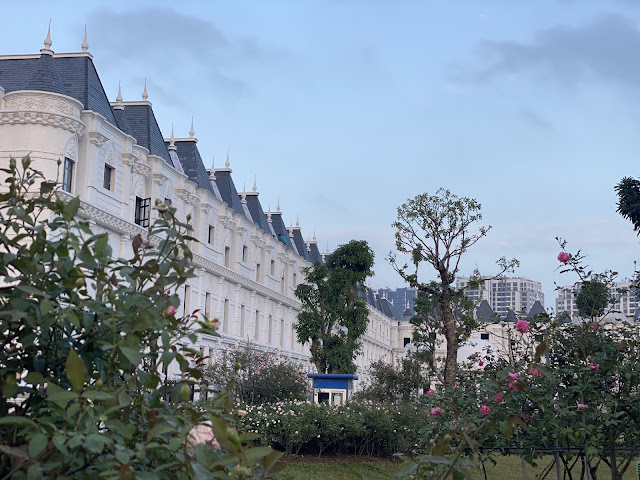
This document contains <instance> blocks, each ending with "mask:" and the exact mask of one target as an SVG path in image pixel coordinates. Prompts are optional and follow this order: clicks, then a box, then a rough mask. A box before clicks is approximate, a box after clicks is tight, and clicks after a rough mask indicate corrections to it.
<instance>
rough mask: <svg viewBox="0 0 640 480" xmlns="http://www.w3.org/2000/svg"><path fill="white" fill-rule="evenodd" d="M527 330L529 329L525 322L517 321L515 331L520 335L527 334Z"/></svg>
mask: <svg viewBox="0 0 640 480" xmlns="http://www.w3.org/2000/svg"><path fill="white" fill-rule="evenodd" d="M529 328H531V327H530V326H529V322H527V321H526V320H518V323H516V330H517V331H519V332H520V333H527V332H528V331H529Z"/></svg>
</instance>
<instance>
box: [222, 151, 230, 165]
mask: <svg viewBox="0 0 640 480" xmlns="http://www.w3.org/2000/svg"><path fill="white" fill-rule="evenodd" d="M229 165H231V163H230V162H229V149H227V161H226V162H224V166H225V167H226V168H229Z"/></svg>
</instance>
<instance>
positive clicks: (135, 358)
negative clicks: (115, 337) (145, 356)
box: [120, 347, 142, 365]
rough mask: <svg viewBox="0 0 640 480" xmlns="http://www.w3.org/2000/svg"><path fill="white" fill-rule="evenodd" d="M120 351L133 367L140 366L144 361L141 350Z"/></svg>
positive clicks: (121, 348) (132, 348) (126, 349)
mask: <svg viewBox="0 0 640 480" xmlns="http://www.w3.org/2000/svg"><path fill="white" fill-rule="evenodd" d="M120 351H121V352H122V354H123V355H124V356H125V357H126V358H127V360H129V361H130V362H131V363H132V364H133V365H139V364H140V362H141V361H142V355H141V354H140V350H138V349H137V348H134V347H120Z"/></svg>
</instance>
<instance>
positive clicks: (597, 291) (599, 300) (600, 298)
mask: <svg viewBox="0 0 640 480" xmlns="http://www.w3.org/2000/svg"><path fill="white" fill-rule="evenodd" d="M612 300H613V299H612V298H611V296H610V295H609V286H608V285H607V284H606V283H605V282H603V281H602V280H600V279H598V278H597V277H594V278H592V279H591V280H585V281H583V282H582V284H581V285H580V290H578V292H577V293H576V304H577V307H578V313H579V314H580V316H581V317H582V318H596V317H601V316H602V315H604V311H605V310H606V308H607V306H608V305H609V304H610V303H611V301H612Z"/></svg>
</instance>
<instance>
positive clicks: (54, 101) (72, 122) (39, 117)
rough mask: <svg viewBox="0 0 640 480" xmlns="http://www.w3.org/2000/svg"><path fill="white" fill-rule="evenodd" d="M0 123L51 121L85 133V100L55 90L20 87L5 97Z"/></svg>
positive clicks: (48, 122)
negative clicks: (33, 89) (82, 118)
mask: <svg viewBox="0 0 640 480" xmlns="http://www.w3.org/2000/svg"><path fill="white" fill-rule="evenodd" d="M3 102H4V107H3V108H2V110H0V125H21V124H32V125H48V126H52V127H59V128H62V129H63V130H67V131H70V132H72V133H79V134H82V133H83V132H84V130H85V125H84V123H83V122H82V121H81V120H80V112H81V111H82V108H83V107H82V104H81V103H80V102H78V101H77V100H76V99H74V98H71V97H67V96H66V95H60V94H58V93H53V92H40V91H38V92H36V91H28V90H27V91H25V90H22V91H17V92H11V93H7V94H5V95H4V97H3Z"/></svg>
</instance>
